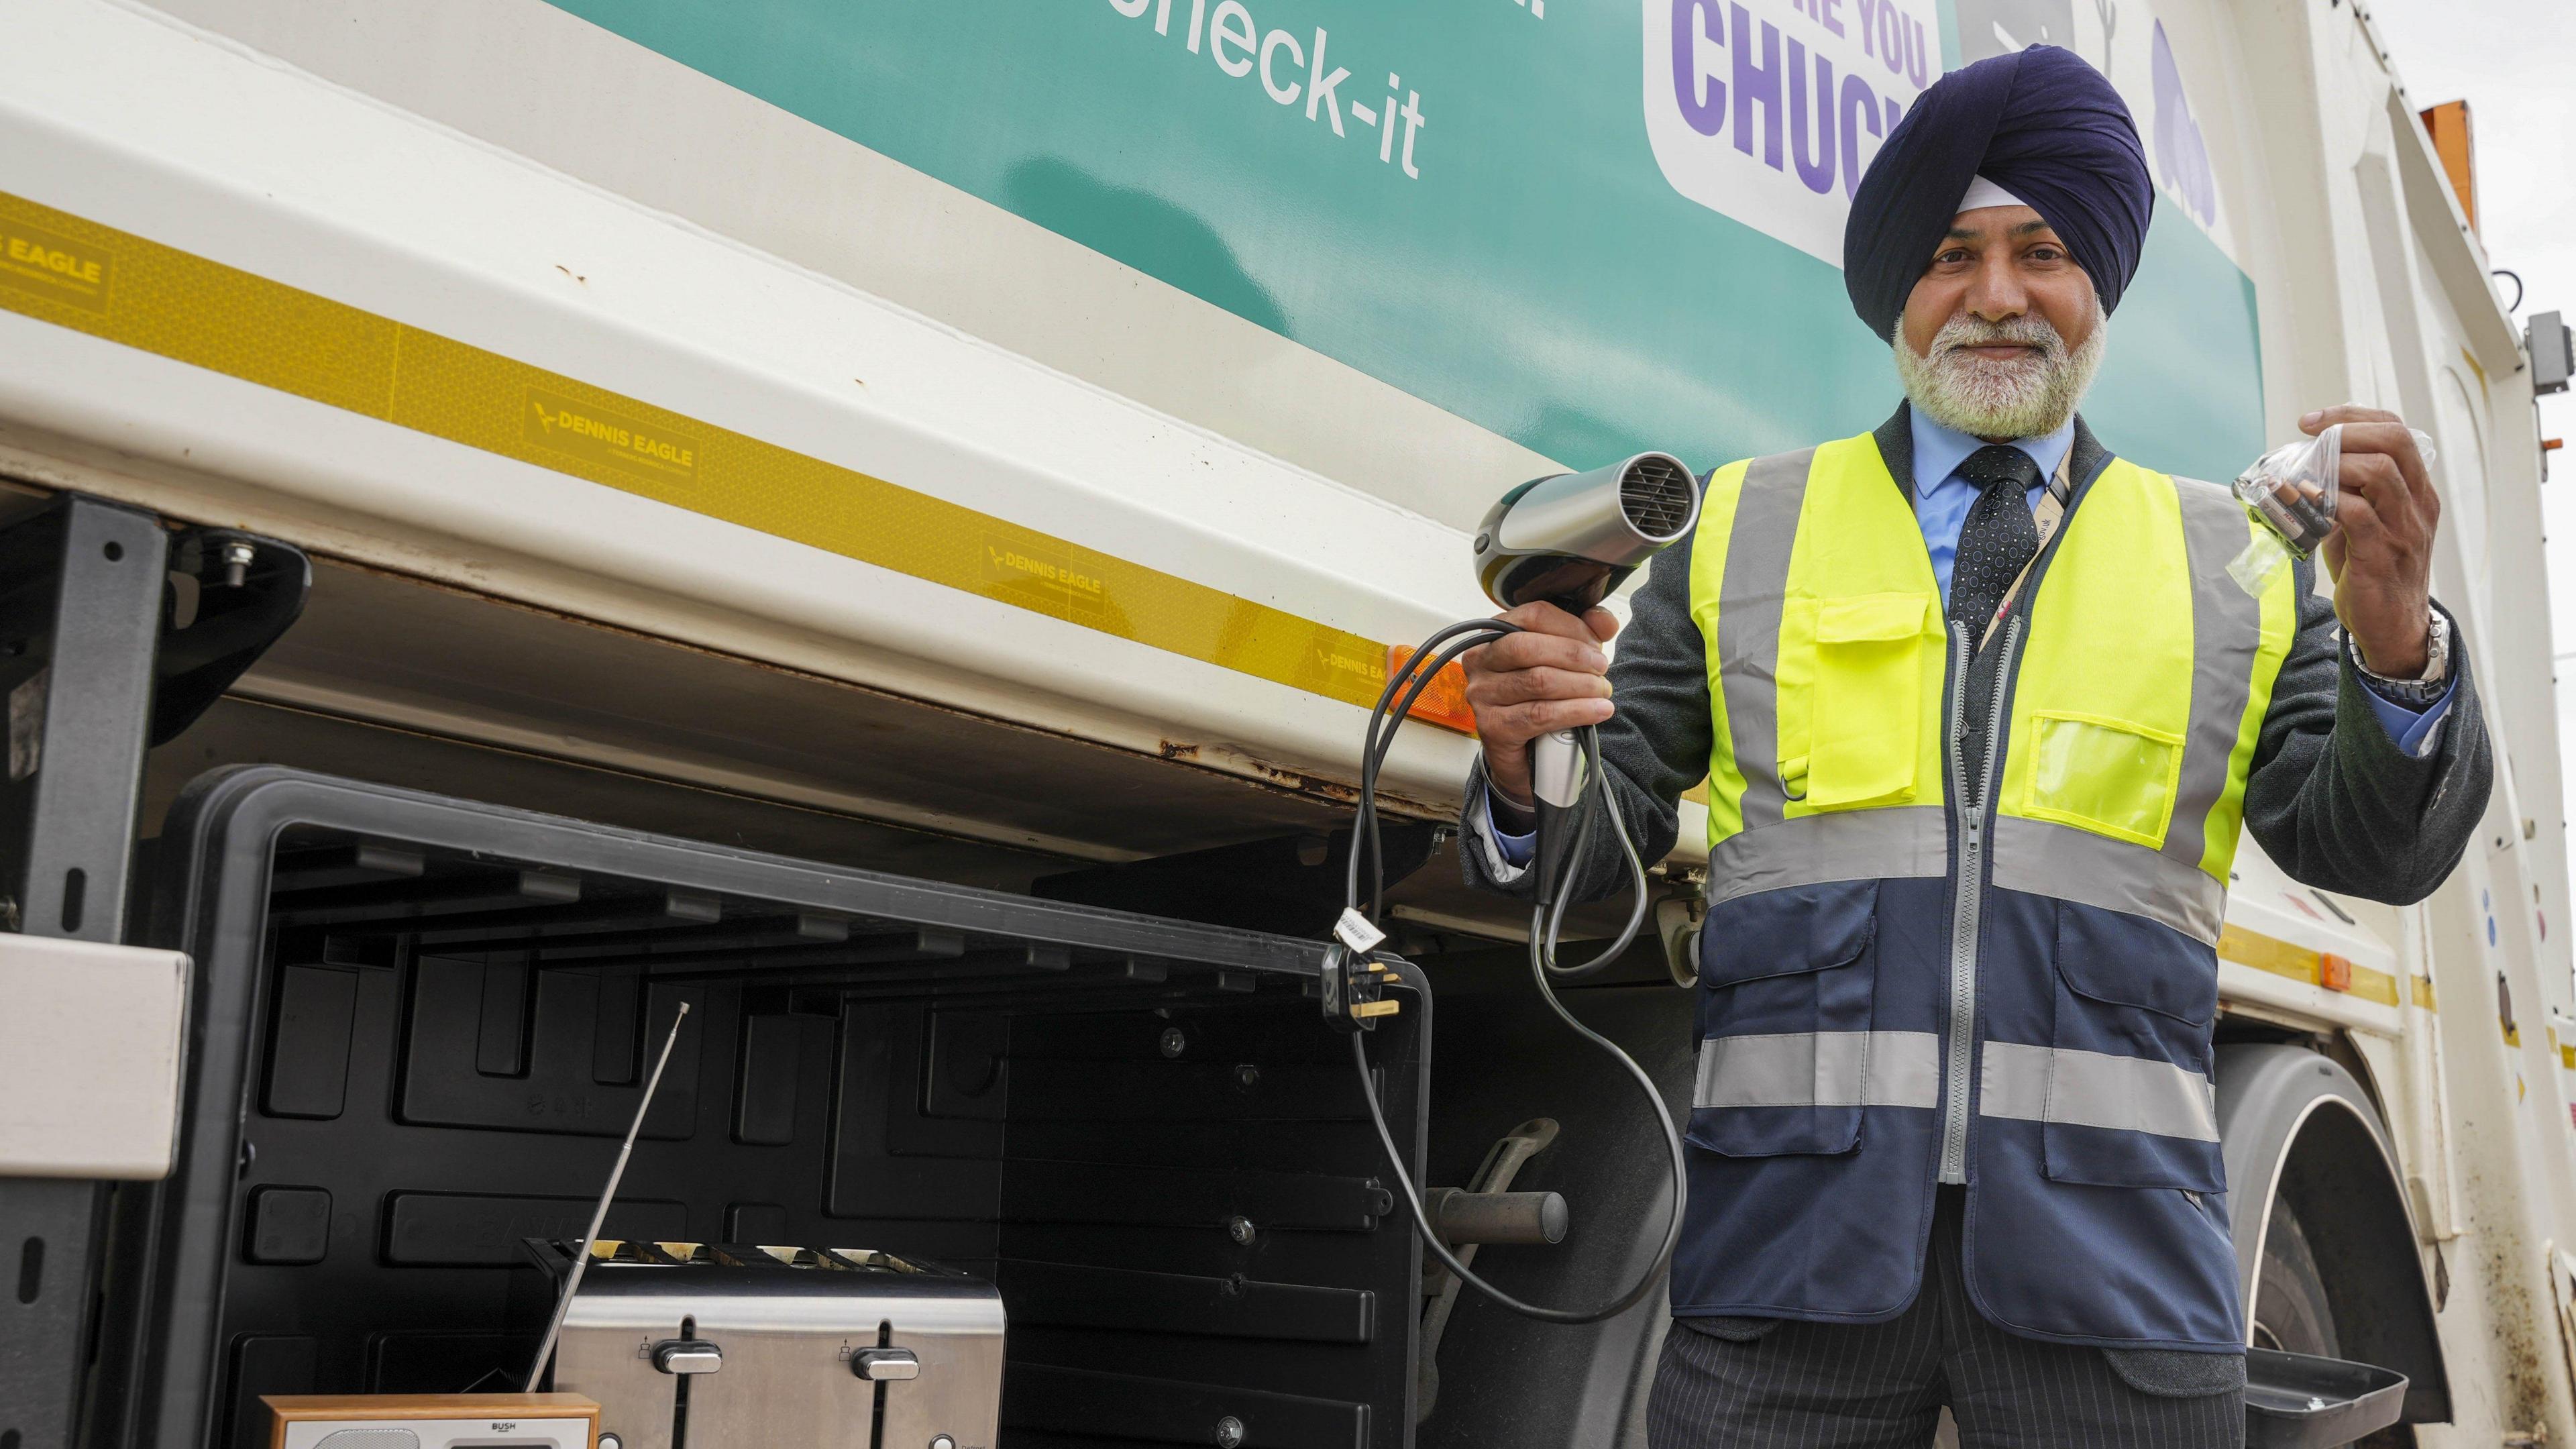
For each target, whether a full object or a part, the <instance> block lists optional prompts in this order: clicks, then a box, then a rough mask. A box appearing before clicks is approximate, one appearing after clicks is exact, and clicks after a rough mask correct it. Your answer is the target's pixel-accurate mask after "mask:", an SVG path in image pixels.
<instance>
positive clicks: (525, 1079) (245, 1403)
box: [100, 767, 1426, 1449]
mask: <svg viewBox="0 0 2576 1449" xmlns="http://www.w3.org/2000/svg"><path fill="white" fill-rule="evenodd" d="M155 875H156V879H155V886H154V890H153V894H152V902H151V907H150V909H151V914H152V920H151V924H150V929H149V935H150V936H151V938H152V939H154V940H157V941H162V942H166V943H168V944H171V945H175V946H179V947H181V948H182V949H186V950H188V951H189V952H190V953H191V954H192V955H193V956H194V958H195V960H196V963H197V970H198V981H197V988H196V991H197V994H196V1000H195V1012H196V1016H195V1021H194V1025H193V1028H192V1037H193V1045H192V1056H191V1064H190V1082H189V1107H188V1116H187V1122H186V1127H185V1135H184V1138H183V1141H182V1145H181V1150H180V1162H179V1166H178V1170H177V1171H176V1172H175V1173H174V1174H173V1175H172V1177H171V1178H170V1179H169V1180H168V1181H167V1182H165V1183H162V1184H159V1185H157V1186H154V1187H135V1188H130V1189H127V1190H125V1191H124V1192H123V1193H122V1194H121V1195H120V1197H119V1199H118V1202H117V1206H116V1208H115V1210H114V1211H115V1224H114V1228H113V1243H114V1250H113V1257H114V1260H115V1263H116V1271H115V1273H114V1277H115V1278H116V1279H117V1284H116V1287H115V1288H114V1289H113V1292H114V1293H115V1294H116V1303H115V1307H114V1308H113V1309H112V1311H111V1312H110V1313H108V1314H107V1315H106V1321H107V1322H108V1323H109V1324H111V1325H113V1327H112V1328H111V1329H110V1331H109V1336H108V1338H107V1340H106V1341H105V1342H103V1343H102V1345H101V1357H102V1362H103V1364H104V1365H105V1367H106V1370H107V1373H106V1376H105V1378H104V1380H103V1382H104V1383H105V1385H106V1389H105V1391H104V1393H103V1395H102V1403H101V1406H100V1407H101V1411H102V1412H103V1413H105V1414H107V1415H108V1416H109V1417H110V1418H111V1419H115V1420H122V1421H123V1423H124V1428H125V1435H124V1437H123V1442H127V1443H133V1444H151V1445H159V1446H165V1449H178V1446H182V1445H185V1446H191V1449H194V1446H200V1445H202V1446H209V1449H214V1446H221V1449H249V1446H256V1445H259V1444H264V1443H265V1442H266V1435H267V1424H266V1419H265V1415H264V1413H263V1411H262V1409H261V1407H260V1405H259V1395H261V1394H265V1393H313V1392H323V1393H354V1392H407V1391H431V1392H437V1391H459V1390H465V1389H470V1388H484V1389H491V1388H502V1387H507V1388H515V1387H517V1386H518V1382H517V1381H518V1379H519V1377H520V1376H521V1375H523V1374H524V1372H525V1367H526V1363H527V1360H528V1357H529V1355H530V1353H531V1351H532V1349H533V1346H534V1340H535V1331H536V1328H537V1326H538V1325H533V1324H530V1323H528V1322H527V1321H526V1317H525V1314H524V1312H521V1313H520V1314H518V1315H516V1316H514V1315H513V1313H512V1311H511V1299H512V1294H513V1282H514V1279H520V1280H524V1277H525V1275H526V1274H528V1273H529V1272H531V1271H533V1270H531V1269H529V1268H527V1267H524V1266H520V1264H521V1262H522V1258H523V1249H522V1246H521V1243H522V1240H523V1239H526V1238H531V1237H540V1238H558V1239H561V1238H578V1237H579V1235H580V1233H581V1230H582V1228H583V1226H584V1224H585V1222H586V1221H587V1218H588V1216H589V1209H590V1204H591V1201H592V1200H593V1198H594V1197H595V1195H596V1194H597V1192H598V1190H599V1187H600V1185H601V1183H602V1182H603V1181H604V1179H605V1176H606V1173H607V1171H608V1167H609V1163H610V1161H611V1159H612V1157H613V1156H614V1154H615V1151H616V1146H617V1139H618V1137H619V1135H620V1134H622V1132H623V1131H624V1129H625V1126H626V1124H627V1122H628V1120H629V1118H630V1117H631V1116H632V1114H633V1112H634V1111H635V1108H636V1105H637V1103H638V1101H639V1100H640V1093H641V1091H642V1083H643V1080H644V1076H645V1074H646V1071H647V1070H648V1069H649V1066H650V1061H651V1052H652V1051H653V1050H654V1049H657V1048H658V1046H659V1044H660V1041H661V1038H662V1034H663V1033H664V1032H665V1031H666V1030H667V1029H668V1027H669V1024H670V1022H671V1021H672V1019H673V1017H674V1014H675V1013H676V1011H677V1009H678V1006H679V1004H680V1003H681V1002H683V1001H686V1002H688V1003H690V1005H691V1013H690V1015H689V1017H688V1019H687V1022H686V1024H685V1026H684V1027H683V1030H682V1031H681V1034H680V1037H679V1044H678V1047H677V1049H676V1051H675V1052H674V1054H673V1056H672V1059H671V1064H670V1068H669V1072H668V1075H667V1077H666V1079H665V1080H664V1082H663V1085H662V1088H661V1091H660V1094H659V1096H658V1097H657V1099H656V1101H655V1103H654V1106H653V1109H652V1111H651V1113H650V1115H649V1116H648V1117H647V1119H646V1122H645V1127H644V1131H643V1135H642V1138H641V1140H640V1141H639V1142H638V1144H637V1146H636V1149H635V1154H634V1158H633V1161H632V1164H631V1165H630V1167H629V1169H628V1171H627V1174H626V1178H625V1182H624V1186H623V1188H622V1190H621V1192H620V1195H619V1201H618V1205H617V1206H616V1207H615V1208H614V1209H613V1210H612V1211H611V1213H610V1215H609V1219H608V1225H607V1231H606V1235H607V1236H609V1237H622V1238H632V1239H647V1240H663V1241H683V1242H715V1243H757V1244H792V1245H800V1246H806V1247H815V1248H825V1249H843V1248H865V1249H873V1250H878V1251H882V1252H887V1253H895V1254H900V1255H904V1256H908V1257H917V1258H924V1259H930V1260H934V1261H937V1262H941V1263H945V1264H948V1265H950V1266H953V1267H957V1268H962V1269H964V1270H967V1271H969V1272H972V1273H976V1274H980V1275H984V1276H988V1277H990V1278H991V1279H993V1280H994V1281H995V1282H996V1283H997V1284H998V1286H999V1287H1000V1289H1001V1292H1002V1295H1003V1299H1004V1303H1005V1306H1006V1309H1007V1311H1008V1315H1009V1319H1008V1321H1009V1328H1008V1338H1007V1349H1006V1352H1007V1366H1006V1370H1005V1374H1004V1380H1003V1382H1004V1389H1003V1401H1002V1421H1001V1422H1002V1431H1001V1439H1002V1442H1003V1443H1004V1444H1014V1445H1029V1446H1039V1445H1051V1444H1060V1443H1061V1444H1072V1443H1098V1442H1104V1441H1107V1442H1134V1443H1201V1444H1203V1443H1209V1442H1225V1441H1226V1440H1227V1438H1228V1436H1229V1435H1231V1436H1232V1437H1233V1439H1234V1442H1238V1443H1242V1444H1251V1445H1278V1446H1285V1449H1306V1446H1325V1445H1332V1446H1354V1449H1356V1446H1378V1445H1395V1444H1400V1443H1402V1442H1403V1441H1404V1438H1405V1430H1406V1427H1407V1422H1406V1421H1407V1419H1408V1418H1409V1415H1408V1414H1407V1412H1406V1406H1407V1403H1408V1397H1407V1395H1408V1378H1409V1373H1410V1362H1411V1350H1412V1338H1413V1334H1414V1320H1415V1314H1414V1312H1413V1306H1414V1304H1415V1303H1416V1302H1417V1298H1416V1293H1417V1286H1416V1285H1417V1276H1416V1274H1417V1267H1416V1249H1415V1246H1414V1243H1413V1240H1412V1237H1411V1235H1410V1233H1409V1232H1407V1231H1406V1230H1405V1228H1404V1225H1403V1220H1402V1217H1401V1215H1400V1214H1397V1213H1395V1207H1396V1203H1395V1199H1394V1196H1393V1194H1392V1192H1391V1191H1390V1189H1389V1186H1388V1184H1387V1182H1386V1181H1385V1170H1384V1166H1383V1163H1382V1158H1381V1154H1380V1151H1379V1148H1378V1144H1377V1142H1376V1139H1375V1134H1374V1131H1373V1130H1372V1128H1371V1126H1370V1125H1369V1122H1368V1119H1367V1116H1366V1113H1365V1108H1364V1106H1363V1104H1362V1101H1361V1097H1360V1094H1359V1091H1358V1087H1357V1083H1356V1082H1355V1081H1354V1079H1353V1075H1352V1072H1351V1070H1350V1065H1349V1060H1348V1055H1347V1047H1346V1045H1345V1044H1344V1042H1343V1040H1342V1039H1341V1038H1340V1037H1339V1036H1337V1035H1335V1034H1334V1033H1332V1032H1331V1031H1329V1030H1327V1029H1326V1028H1325V1027H1324V1026H1323V1025H1322V1023H1321V1021H1320V1020H1319V1013H1318V1009H1317V1006H1316V1002H1315V1000H1314V999H1313V997H1312V996H1311V994H1310V989H1311V983H1312V982H1313V980H1314V978H1315V974H1316V971H1317V968H1318V963H1319V960H1320V948H1319V947H1318V946H1316V945H1314V944H1312V943H1307V942H1301V941H1294V940H1289V939H1286V938H1282V937H1275V936H1264V935H1260V934H1257V933H1252V932H1246V931H1237V930H1229V929H1224V928H1219V927H1212V926H1200V925H1191V924H1186V923H1181V922H1174V921H1168V920H1160V919H1155V918H1149V917H1142V916H1135V915H1128V914H1123V913H1119V912H1111V911H1103V910H1097V909H1092V908H1086V907H1081V906H1074V905H1066V904H1060V903H1054V902H1046V901H1038V900H1032V899H1029V898H1026V897H1019V896H1009V895H1002V894H997V893H992V892H986V891H979V890H974V889H970V888H966V887H960V886H955V885H948V884H941V883H933V882H926V881H920V880H912V879H906V878H902V877H897V876H889V875H879V874H872V873H869V872H865V871H860V870H855V869H848V868H843V867H835V866H821V865H816V864H812V863H808V862H800V861H793V860H788V859H783V858H779V857H775V856H762V855H754V854H748V853H743V852H737V851H729V850H725V849H722V848H719V847H713V846H707V845H700V844H694V843H690V842H685V841H679V840H674V839H668V838H662V837H655V836H648V835H642V834H636V833H631V832H624V831H618V830H612V829H607V828H603V827H598V826H592V825H585V824H581V823H579V822H575V821H570V820H564V819H560V818H555V817H548V816H541V815H534V814H530V813H526V812H522V811H517V810H512V809H507V808H502V807H496V806H486V805H476V804H468V803H465V802H460V801H456V800H451V799H444V798H440V797H435V796H429V795H423V794H417V793H412V792H407V791H401V790H396V789H392V788H388V787H383V786H375V785H366V784H358V783H353V782H349V781H343V780H337V779H332V778H328V777H323V776H316V775H311V774H306V773H301V772H296V771H290V770H284V769H276V768H264V767H263V768H247V769H235V770H227V771H219V772H217V773H215V774H213V775H210V776H207V777H205V778H204V779H202V780H200V781H198V782H197V783H196V784H195V785H193V786H191V787H190V788H189V789H188V790H187V791H186V792H185V793H184V794H183V795H182V797H181V799H180V800H179V802H178V804H177V805H176V806H175V808H174V809H173V811H172V813H171V816H170V819H169V823H168V825H167V827H166V828H165V830H164V833H163V834H162V836H161V838H160V842H159V845H158V848H157V852H156V861H155ZM1415 1020H1416V1017H1415V1015H1414V1014H1412V1013H1407V1014H1406V1015H1405V1016H1403V1017H1399V1018H1396V1019H1395V1020H1394V1021H1393V1022H1392V1023H1390V1024H1389V1025H1388V1026H1387V1027H1385V1028H1384V1029H1381V1030H1379V1031H1378V1032H1377V1033H1376V1034H1375V1037H1374V1040H1373V1043H1372V1047H1373V1055H1374V1056H1375V1058H1376V1059H1377V1060H1378V1061H1379V1062H1380V1064H1381V1069H1380V1073H1379V1077H1380V1091H1381V1092H1382V1094H1383V1097H1384V1101H1385V1104H1386V1107H1387V1110H1388V1113H1389V1117H1390V1120H1391V1122H1392V1123H1393V1124H1394V1125H1395V1130H1396V1131H1397V1134H1398V1139H1399V1141H1400V1142H1404V1143H1405V1145H1406V1147H1407V1150H1408V1152H1410V1153H1413V1154H1415V1155H1416V1156H1417V1162H1416V1164H1415V1166H1416V1170H1417V1171H1418V1166H1419V1164H1418V1154H1419V1152H1420V1140H1421V1131H1422V1111H1423V1103H1424V1097H1423V1087H1424V1076H1425V1073H1424V1068H1423V1065H1422V1064H1423V1063H1424V1061H1425V1060H1426V1054H1425V1052H1424V1051H1423V1050H1422V1047H1423V1046H1424V1043H1423V1042H1422V1041H1421V1040H1420V1039H1419V1037H1418V1035H1417V1032H1416V1029H1415V1027H1414V1025H1413V1023H1414V1021H1415ZM518 1291H519V1294H520V1296H521V1297H522V1298H523V1299H524V1297H525V1285H524V1281H521V1283H520V1286H519V1289H518ZM1229 1420H1230V1421H1232V1423H1231V1424H1230V1425H1229V1424H1228V1423H1227V1421H1229ZM602 1427H603V1428H614V1427H615V1426H614V1425H613V1424H609V1423H607V1422H606V1421H603V1424H602Z"/></svg>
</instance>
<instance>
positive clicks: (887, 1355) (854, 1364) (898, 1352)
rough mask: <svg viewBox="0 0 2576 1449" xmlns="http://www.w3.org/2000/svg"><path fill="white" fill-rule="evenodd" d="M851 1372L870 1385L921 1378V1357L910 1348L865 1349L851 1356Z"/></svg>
mask: <svg viewBox="0 0 2576 1449" xmlns="http://www.w3.org/2000/svg"><path fill="white" fill-rule="evenodd" d="M850 1372H852V1373H854V1374H857V1375H858V1376H859V1377H860V1378H863V1379H866V1380H867V1381H868V1382H870V1383H884V1382H885V1381H887V1380H889V1379H917V1378H919V1377H921V1356H920V1355H918V1354H916V1353H914V1352H913V1351H912V1350H911V1349H908V1348H863V1349H860V1350H859V1351H858V1352H856V1353H854V1354H851V1355H850Z"/></svg>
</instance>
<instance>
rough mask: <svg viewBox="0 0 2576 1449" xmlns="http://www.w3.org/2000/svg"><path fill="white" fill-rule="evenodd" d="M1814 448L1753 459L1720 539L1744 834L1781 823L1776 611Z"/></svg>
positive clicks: (1725, 654)
mask: <svg viewBox="0 0 2576 1449" xmlns="http://www.w3.org/2000/svg"><path fill="white" fill-rule="evenodd" d="M1815 461H1816V450H1815V449H1813V448H1809V449H1807V450H1805V451H1804V452H1798V453H1780V454H1776V455H1774V456H1772V457H1768V458H1756V459H1754V460H1753V462H1752V463H1751V464H1749V465H1747V466H1746V468H1745V470H1744V484H1743V488H1742V491H1741V492H1740V493H1739V494H1738V495H1737V497H1736V503H1735V527H1734V530H1733V531H1732V532H1731V533H1729V534H1728V535H1727V539H1726V577H1725V580H1724V581H1723V582H1722V583H1721V584H1720V585H1719V587H1718V591H1717V655H1718V664H1719V667H1720V669H1721V670H1722V671H1723V676H1722V689H1723V692H1724V693H1725V696H1726V733H1727V738H1728V740H1729V742H1730V744H1731V746H1732V748H1733V750H1734V753H1735V772H1736V773H1737V774H1739V775H1742V776H1743V777H1744V799H1743V802H1742V805H1741V807H1740V808H1741V809H1742V811H1743V814H1744V828H1745V829H1747V830H1758V829H1760V828H1762V827H1763V826H1765V825H1776V824H1778V823H1780V814H1781V810H1782V807H1783V806H1784V805H1786V804H1787V801H1788V796H1787V794H1786V793H1785V792H1784V791H1782V789H1781V788H1780V720H1779V714H1778V711H1777V707H1776V706H1775V705H1774V703H1773V701H1772V692H1773V691H1774V690H1775V689H1777V688H1778V687H1779V683H1780V608H1781V601H1782V600H1783V599H1784V598H1786V597H1787V595H1788V592H1789V554H1790V550H1791V549H1792V547H1793V546H1794V545H1795V544H1796V543H1797V541H1798V515H1799V513H1800V512H1801V510H1803V509H1804V508H1805V507H1806V502H1807V473H1808V471H1809V469H1810V468H1811V467H1812V466H1813V464H1814V463H1815Z"/></svg>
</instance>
